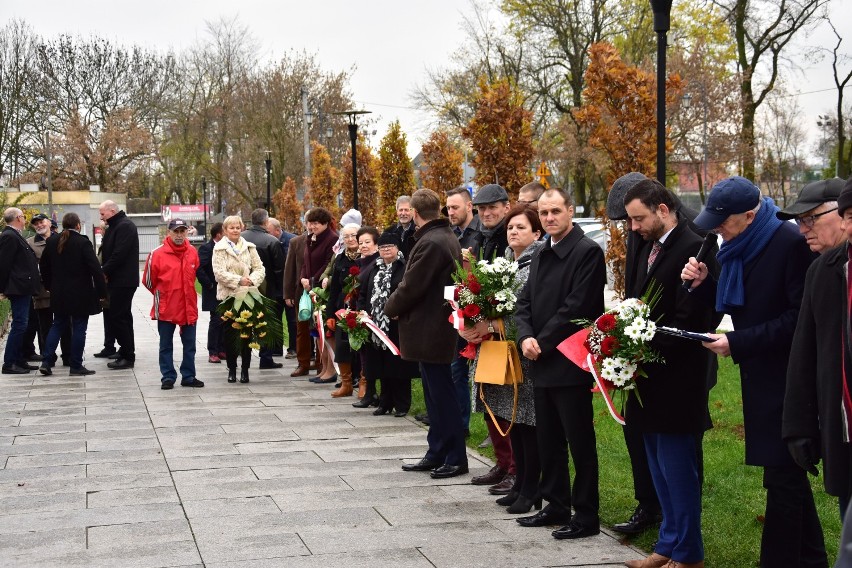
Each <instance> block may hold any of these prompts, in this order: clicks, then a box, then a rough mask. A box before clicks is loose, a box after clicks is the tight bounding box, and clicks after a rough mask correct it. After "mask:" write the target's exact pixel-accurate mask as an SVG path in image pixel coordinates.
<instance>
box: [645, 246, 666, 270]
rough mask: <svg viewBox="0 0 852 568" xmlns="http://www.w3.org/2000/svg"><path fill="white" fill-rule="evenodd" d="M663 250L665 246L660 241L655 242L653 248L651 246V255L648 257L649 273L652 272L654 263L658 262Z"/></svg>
mask: <svg viewBox="0 0 852 568" xmlns="http://www.w3.org/2000/svg"><path fill="white" fill-rule="evenodd" d="M662 248H663V245H661V244H660V241H654V244H653V246H651V254H649V255H648V272H651V267H652V266H654V261H655V260H657V255H658V254H660V250H661V249H662Z"/></svg>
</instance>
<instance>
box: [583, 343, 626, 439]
mask: <svg viewBox="0 0 852 568" xmlns="http://www.w3.org/2000/svg"><path fill="white" fill-rule="evenodd" d="M586 364H587V365H588V366H589V371H591V373H592V377H594V379H595V384H596V385H598V391H600V393H601V394H602V395H603V397H604V402H606V407H607V409H608V410H609V413H610V414H611V415H612V418H613V419H614V420H615V421H616V422H618V423H619V424H621V425H622V426H624V425H625V424H626V422H625V421H624V418H623V417H622V416H621V414H619V413H618V411H617V410H616V409H615V404H614V403H613V402H612V397H611V396H610V395H609V389H608V387H607V385H606V382H604V381H603V380H601V378H600V377H598V370H597V369H596V368H595V363H594V361H593V360H592V354H591V353H589V354H588V355H587V356H586Z"/></svg>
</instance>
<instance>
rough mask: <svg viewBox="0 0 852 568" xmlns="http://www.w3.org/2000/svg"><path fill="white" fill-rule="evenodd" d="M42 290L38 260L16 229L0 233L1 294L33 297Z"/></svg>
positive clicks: (11, 228)
mask: <svg viewBox="0 0 852 568" xmlns="http://www.w3.org/2000/svg"><path fill="white" fill-rule="evenodd" d="M39 290H41V281H40V280H39V274H38V260H37V259H36V254H35V251H33V249H32V248H30V245H28V244H27V241H26V240H25V239H24V237H22V236H21V233H19V232H18V231H17V230H16V229H15V228H14V227H9V226H7V227H4V228H3V232H2V233H0V292H2V293H4V294H6V295H7V296H33V295H35V294H38V292H39Z"/></svg>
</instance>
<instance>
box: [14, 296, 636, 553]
mask: <svg viewBox="0 0 852 568" xmlns="http://www.w3.org/2000/svg"><path fill="white" fill-rule="evenodd" d="M150 305H151V296H150V294H148V293H147V292H146V291H145V290H144V289H140V290H139V291H138V292H137V294H136V297H135V299H134V318H135V330H136V352H137V360H136V367H135V368H134V369H130V370H125V371H111V370H108V369H107V368H106V360H104V359H95V358H93V357H91V354H92V353H94V352H96V351H99V350H100V348H101V344H102V341H103V326H102V320H101V318H100V316H97V317H94V318H92V320H91V321H90V325H89V335H88V339H87V348H86V353H87V354H88V357H87V359H86V365H87V366H88V367H89V368H91V369H94V370H96V371H97V374H95V375H91V376H88V377H70V376H68V374H67V368H63V367H57V368H55V369H54V370H55V373H54V375H53V376H50V377H43V376H41V375H39V374H38V373H37V372H33V373H31V374H29V375H23V376H14V375H3V378H2V384H3V389H2V391H0V464H2V468H0V565H2V566H4V567H6V568H8V567H12V566H26V567H41V566H56V567H68V566H104V567H123V566H127V567H145V568H147V567H152V568H153V567H166V566H169V567H177V566H186V567H190V566H192V567H196V566H198V567H200V566H206V567H208V568H214V567H221V568H225V567H229V568H237V567H258V568H261V567H279V566H286V567H287V568H302V567H311V568H320V567H323V568H331V567H337V566H340V567H346V568H358V567H362V566H363V567H368V566H369V567H376V566H393V567H418V568H419V567H423V568H428V567H453V566H458V567H465V568H472V567H479V566H482V567H488V568H494V567H502V566H506V567H521V566H524V567H532V566H618V565H621V564H622V563H623V562H624V561H625V560H627V559H631V558H641V557H642V556H644V554H642V553H641V552H640V551H637V550H636V549H633V548H631V547H629V546H626V545H624V544H621V543H620V542H619V540H618V539H617V537H615V536H614V535H613V533H611V532H609V531H607V530H604V531H603V532H602V533H601V534H600V535H598V536H595V537H591V538H586V539H582V540H580V541H557V540H555V539H553V538H552V537H551V536H550V532H551V530H552V529H550V528H539V529H526V528H522V527H520V526H519V525H518V524H517V523H516V522H515V520H514V519H515V518H516V517H515V516H514V515H509V514H507V513H506V512H505V509H504V508H502V507H499V506H497V505H495V503H494V497H493V496H490V495H488V494H487V492H486V491H485V488H483V487H481V486H480V487H477V486H473V485H470V483H469V481H470V478H471V476H473V475H478V474H481V473H484V472H485V471H487V470H488V469H489V468H490V467H491V465H493V464H491V463H490V462H489V461H488V460H486V459H485V458H482V457H480V456H477V455H476V454H475V453H474V452H472V451H470V450H469V451H468V453H469V460H470V466H471V471H470V474H469V475H465V476H462V477H457V478H452V479H448V480H433V479H431V478H430V477H429V475H428V474H425V473H405V472H403V471H402V470H401V469H400V465H401V464H402V463H403V460H416V459H419V458H421V457H422V456H423V454H424V452H425V450H426V431H425V430H424V429H423V427H421V426H420V425H419V424H418V423H417V422H416V421H415V420H414V419H413V418H411V417H405V418H396V417H393V416H372V413H371V412H370V411H367V410H359V409H355V408H352V406H351V403H352V402H353V401H354V400H355V399H354V398H351V397H347V398H343V399H332V398H331V397H330V396H329V392H330V390H331V389H329V388H327V385H314V384H311V383H308V381H307V377H299V378H298V379H294V378H291V377H290V376H289V375H290V372H291V371H292V369H293V368H294V364H292V363H291V361H286V362H285V366H284V368H283V369H274V370H264V371H259V370H257V368H256V367H257V358H256V357H255V358H254V359H253V361H252V363H253V366H254V367H255V368H253V369H252V371H251V372H252V374H251V382H250V383H248V384H240V383H236V384H228V383H226V382H225V377H226V368H225V366H224V364H221V365H214V364H209V363H207V353H206V349H204V344H205V340H206V329H207V321H208V314H207V313H206V312H205V313H202V319H201V320H200V322H199V332H198V341H199V345H198V356H197V359H196V360H197V371H198V378H199V379H201V380H203V381H205V383H206V386H205V387H204V388H202V389H190V388H181V387H179V386H176V387H175V389H174V390H171V391H163V390H160V375H159V370H158V365H157V345H158V338H157V331H156V326H155V322H153V321H151V320H150V319H149V317H148V314H149V310H150ZM2 345H3V342H0V348H2ZM176 345H178V346H179V340H176ZM179 352H180V349H179V347H178V349H176V354H178V356H179ZM278 360H279V361H284V359H283V358H279V359H278Z"/></svg>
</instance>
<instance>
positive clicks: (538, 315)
mask: <svg viewBox="0 0 852 568" xmlns="http://www.w3.org/2000/svg"><path fill="white" fill-rule="evenodd" d="M605 286H606V266H605V264H604V255H603V251H602V250H601V248H600V247H599V246H598V245H597V243H595V242H594V241H593V240H591V239H589V238H588V237H586V236H585V235H584V234H583V229H581V228H580V227H579V226H578V225H574V227H573V228H572V229H571V230H570V231H569V232H568V234H567V235H565V236H564V237H563V238H562V240H561V241H559V242H558V243H557V244H556V246H555V247H551V241H550V237H548V239H547V242H546V243H545V245H544V246H542V247H541V248H540V249H539V251H538V253H537V254H536V255H535V256H534V257H533V259H532V263H531V264H530V275H529V278H528V279H527V284H526V286H524V288H523V290H522V291H521V294H520V296H519V298H518V302H517V305H516V308H515V325H516V326H517V328H518V348H519V349H520V346H521V344H522V343H523V341H524V339H526V338H528V337H534V338H535V339H536V340H537V341H538V344H539V347H540V348H541V355H540V356H539V358H538V359H537V360H535V361H531V362H530V373H531V374H532V377H533V379H534V380H535V386H536V388H545V387H567V386H582V385H589V386H591V383H592V375H591V373H589V372H588V371H584V370H582V369H581V368H580V367H578V366H577V365H575V364H574V363H572V362H571V361H569V360H568V359H567V358H566V357H565V356H564V355H563V354H562V353H560V352H559V351H557V349H556V346H557V345H559V344H560V343H562V341H564V340H565V339H567V338H568V337H569V336H571V335H573V334H574V333H576V332H578V331H580V329H582V326H581V325H580V324H577V323H575V322H574V320H577V319H588V320H594V319H595V318H597V317H598V316H599V315H601V314H602V313H603V312H604V287H605Z"/></svg>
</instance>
